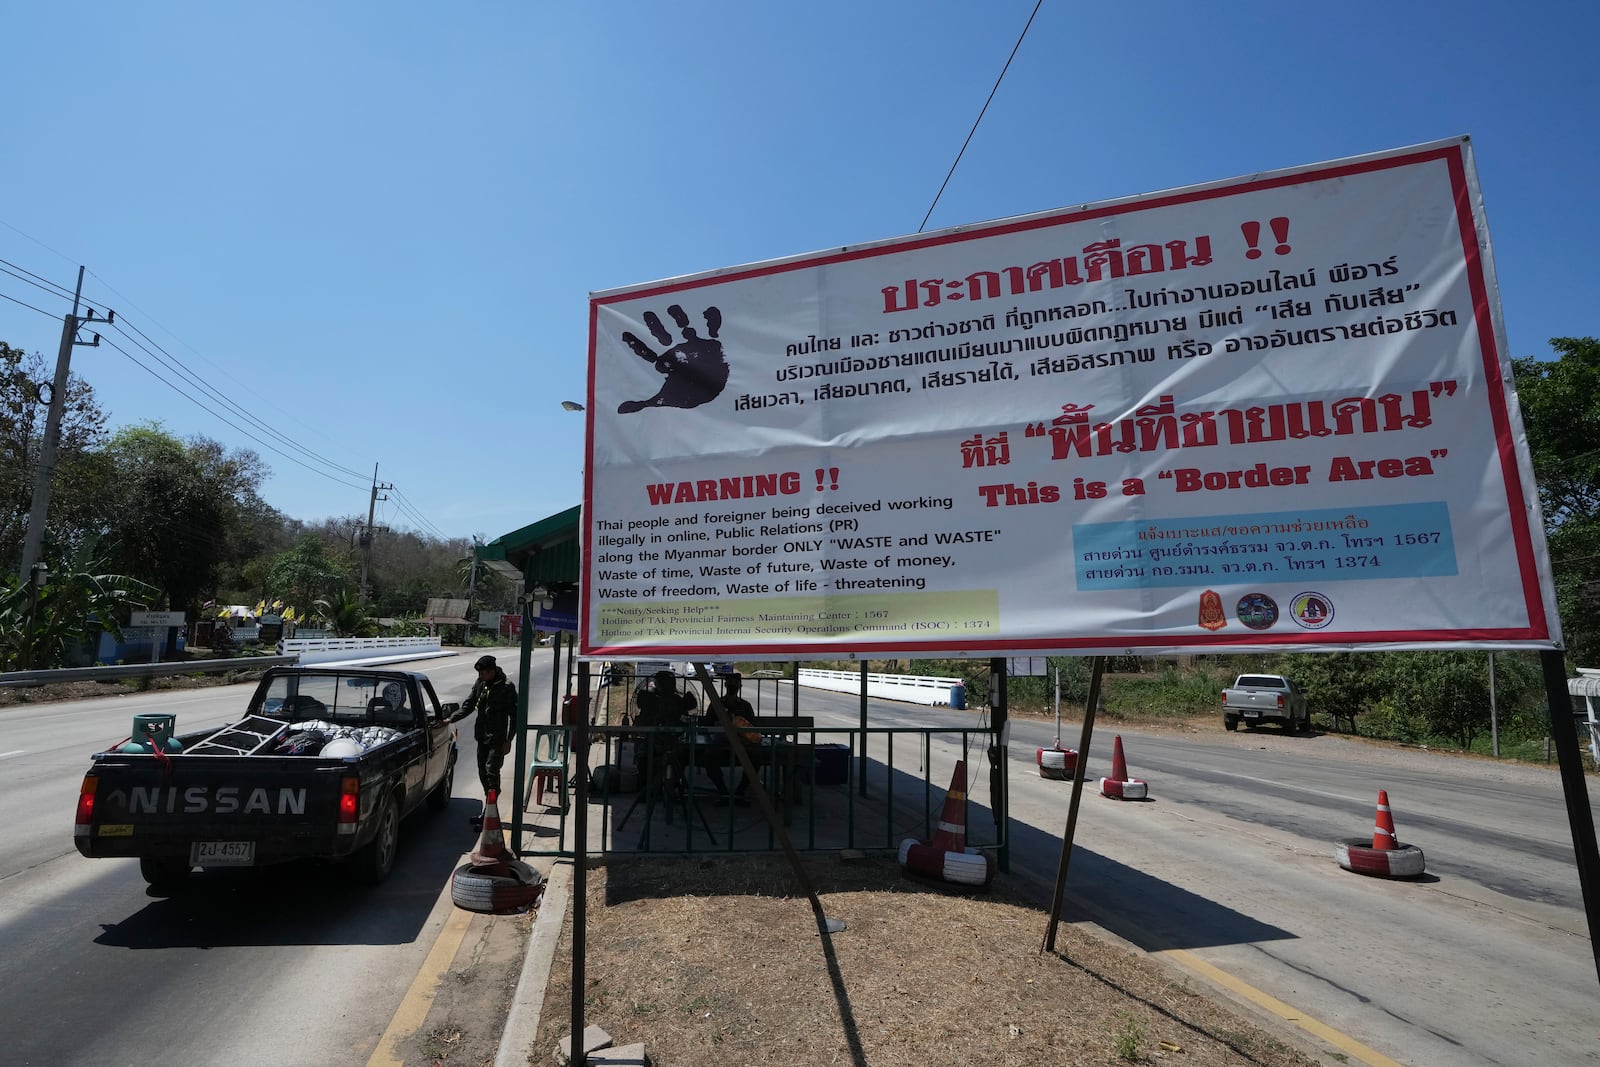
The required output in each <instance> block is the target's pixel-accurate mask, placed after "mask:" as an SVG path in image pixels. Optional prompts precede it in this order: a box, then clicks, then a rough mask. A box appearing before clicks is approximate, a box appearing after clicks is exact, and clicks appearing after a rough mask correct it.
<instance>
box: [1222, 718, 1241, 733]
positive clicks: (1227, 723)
mask: <svg viewBox="0 0 1600 1067" xmlns="http://www.w3.org/2000/svg"><path fill="white" fill-rule="evenodd" d="M1222 728H1223V729H1224V730H1237V729H1238V728H1239V719H1238V717H1237V716H1234V715H1224V716H1223V717H1222Z"/></svg>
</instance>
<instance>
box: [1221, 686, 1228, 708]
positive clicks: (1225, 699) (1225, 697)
mask: <svg viewBox="0 0 1600 1067" xmlns="http://www.w3.org/2000/svg"><path fill="white" fill-rule="evenodd" d="M1222 706H1223V707H1227V706H1228V691H1227V690H1226V689H1224V690H1223V691H1222Z"/></svg>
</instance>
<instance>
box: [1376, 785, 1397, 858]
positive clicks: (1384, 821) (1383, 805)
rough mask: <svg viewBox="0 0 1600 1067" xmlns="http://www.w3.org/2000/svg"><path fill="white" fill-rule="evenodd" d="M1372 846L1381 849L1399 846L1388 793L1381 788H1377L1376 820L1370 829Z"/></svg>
mask: <svg viewBox="0 0 1600 1067" xmlns="http://www.w3.org/2000/svg"><path fill="white" fill-rule="evenodd" d="M1372 847H1373V848H1376V849H1383V850H1389V849H1396V848H1399V847H1400V840H1399V838H1397V837H1395V836H1394V816H1393V815H1392V814H1390V812H1389V793H1388V791H1387V790H1383V789H1380V790H1378V821H1377V823H1376V825H1375V826H1374V827H1373V829H1372Z"/></svg>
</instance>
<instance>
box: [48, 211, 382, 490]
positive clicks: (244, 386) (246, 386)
mask: <svg viewBox="0 0 1600 1067" xmlns="http://www.w3.org/2000/svg"><path fill="white" fill-rule="evenodd" d="M19 232H20V231H19ZM23 236H27V235H26V234H24V235H23ZM30 240H31V238H30ZM89 276H90V277H91V278H93V279H95V280H96V281H98V282H99V283H100V284H101V285H104V286H105V287H106V288H107V289H108V290H110V291H111V292H112V293H113V294H114V295H115V296H116V297H117V299H118V300H119V301H120V302H121V303H123V304H126V305H127V306H128V307H131V308H133V309H134V310H135V311H137V312H138V313H139V314H141V315H143V316H144V317H145V318H146V319H148V320H149V321H150V322H151V323H153V324H154V325H155V326H157V327H159V328H160V329H161V330H162V331H164V332H165V333H167V334H168V335H170V336H171V337H173V338H175V339H176V340H177V341H178V343H179V344H181V345H183V347H184V348H187V349H188V350H189V351H190V352H193V353H194V354H195V355H196V356H198V357H199V358H200V359H202V360H204V361H205V362H206V363H207V364H209V365H210V366H211V367H213V368H215V369H216V370H217V372H218V373H220V374H221V375H222V376H223V377H225V378H228V379H229V380H230V381H232V382H233V383H234V384H235V385H238V386H239V387H240V388H242V389H244V390H245V392H247V393H250V394H251V395H252V396H254V397H256V398H257V399H259V400H262V401H263V402H265V403H271V402H270V401H268V400H267V399H266V398H265V397H263V396H262V395H261V394H260V393H258V392H256V391H255V390H254V389H252V388H251V387H250V385H249V383H247V382H242V381H240V380H239V379H238V378H236V377H234V376H233V374H231V373H230V372H229V371H228V369H227V368H226V367H224V366H222V365H221V364H219V363H217V362H216V361H215V360H212V359H209V358H207V357H206V355H205V354H204V353H203V352H201V351H200V350H199V349H197V348H195V347H194V346H193V345H191V344H189V343H188V342H187V341H185V340H184V339H183V338H181V337H178V335H177V334H176V333H175V332H174V331H173V330H171V329H170V328H168V327H167V326H166V325H165V324H164V323H162V322H161V321H160V320H159V319H157V318H156V317H155V316H154V315H152V314H150V313H149V312H148V311H146V310H144V309H143V308H141V307H140V306H139V305H138V304H135V303H134V302H133V301H132V300H129V299H128V298H127V297H125V296H123V295H122V294H121V293H120V292H118V291H117V289H116V287H115V286H113V285H112V284H111V283H110V282H108V281H106V280H105V279H104V278H102V277H100V275H98V274H96V273H95V272H94V271H92V270H91V271H89ZM150 343H151V344H155V342H154V341H151V342H150ZM274 406H275V407H276V405H274ZM278 410H279V411H282V412H283V413H284V414H285V415H286V416H287V417H288V418H289V419H290V420H292V421H293V422H294V423H295V424H296V425H297V426H300V427H301V428H302V429H305V430H311V431H313V432H315V427H311V426H307V425H306V424H305V423H304V422H301V421H300V420H299V419H298V418H296V417H295V416H294V415H293V414H291V413H290V412H288V411H285V410H284V409H283V408H281V407H280V408H278ZM340 469H341V470H344V471H346V472H347V473H348V474H350V476H351V477H354V478H365V477H366V475H365V474H362V473H361V472H360V471H354V470H349V469H348V468H340Z"/></svg>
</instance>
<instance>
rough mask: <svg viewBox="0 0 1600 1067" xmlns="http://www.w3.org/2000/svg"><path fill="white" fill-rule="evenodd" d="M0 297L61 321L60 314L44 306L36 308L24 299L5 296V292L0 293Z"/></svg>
mask: <svg viewBox="0 0 1600 1067" xmlns="http://www.w3.org/2000/svg"><path fill="white" fill-rule="evenodd" d="M0 299H4V300H9V301H11V302H12V303H13V304H21V305H22V306H23V307H25V308H27V309H28V310H29V311H37V312H38V313H39V314H41V315H45V316H48V317H49V318H52V319H55V320H56V321H57V322H59V321H61V316H60V315H57V314H55V313H54V312H50V311H46V310H45V309H44V308H36V307H34V306H33V305H32V304H30V303H28V302H27V301H26V300H18V299H17V298H16V297H14V296H7V295H6V294H5V293H0Z"/></svg>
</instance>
